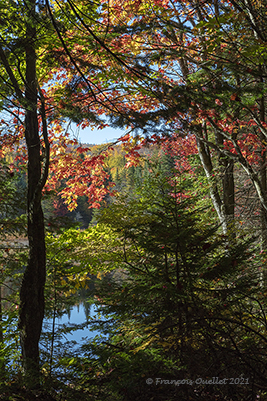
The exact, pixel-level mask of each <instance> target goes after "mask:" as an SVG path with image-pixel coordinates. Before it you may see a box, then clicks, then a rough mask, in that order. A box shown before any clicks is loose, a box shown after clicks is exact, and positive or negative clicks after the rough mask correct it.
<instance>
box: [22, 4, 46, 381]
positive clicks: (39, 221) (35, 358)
mask: <svg viewBox="0 0 267 401" xmlns="http://www.w3.org/2000/svg"><path fill="white" fill-rule="evenodd" d="M30 5H31V7H32V8H31V10H30V11H29V13H30V16H31V15H32V14H33V13H34V10H35V2H34V1H32V0H31V2H30ZM26 35H27V48H26V83H25V84H26V88H25V100H26V115H25V138H26V143H27V150H28V177H27V179H28V194H27V196H28V203H27V213H28V239H29V258H28V264H27V267H26V270H25V273H24V276H23V280H22V285H21V290H20V312H19V329H20V341H21V348H22V358H23V359H22V360H23V368H24V373H25V378H26V383H27V385H28V386H29V387H36V386H38V383H39V346H38V344H39V339H40V334H41V330H42V323H43V317H44V285H45V277H46V250H45V234H44V217H43V211H42V206H41V194H42V169H41V158H40V137H39V128H38V116H37V88H38V85H37V78H36V54H35V49H34V42H35V37H36V31H35V28H34V26H33V25H32V24H31V21H30V20H29V25H28V27H27V31H26Z"/></svg>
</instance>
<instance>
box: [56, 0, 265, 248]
mask: <svg viewBox="0 0 267 401" xmlns="http://www.w3.org/2000/svg"><path fill="white" fill-rule="evenodd" d="M70 8H71V10H72V12H73V15H72V18H73V20H76V21H80V23H81V25H82V27H81V31H80V33H79V34H78V36H79V38H80V41H81V43H82V40H84V38H85V36H86V35H88V33H89V34H90V35H91V37H93V38H94V40H95V41H96V43H97V46H98V48H99V51H100V53H101V57H102V64H100V65H99V68H98V70H95V71H94V75H93V80H92V81H90V85H91V86H94V87H96V88H97V93H98V95H97V96H98V97H99V98H100V100H101V99H102V100H103V99H105V104H103V103H101V102H99V103H98V106H95V104H96V99H94V96H93V94H92V92H91V91H90V90H89V89H90V85H89V86H88V83H87V92H85V91H84V88H85V86H86V85H85V83H84V82H85V79H83V82H82V80H81V78H80V76H81V75H79V74H77V73H76V72H74V74H73V75H72V76H70V77H68V80H67V81H66V83H67V84H68V86H69V87H73V86H74V85H76V88H77V90H76V97H75V101H74V103H72V104H70V103H67V102H66V101H65V100H64V107H66V109H67V110H69V112H71V111H72V113H73V115H75V113H76V115H79V116H84V118H85V121H84V124H86V123H89V122H90V116H88V114H86V111H87V110H88V108H90V105H91V106H92V109H94V110H95V111H96V112H97V113H99V114H105V113H106V114H107V113H108V114H109V116H111V123H113V124H114V125H117V126H120V127H122V126H128V127H130V128H131V129H134V130H137V131H138V130H139V132H142V133H144V134H145V135H148V134H149V135H151V134H152V133H153V132H154V133H155V134H156V137H158V136H159V135H160V134H161V135H163V136H164V135H166V134H169V135H170V136H172V135H173V133H174V132H176V133H179V135H180V136H183V137H184V136H190V135H194V136H195V138H196V141H197V146H198V152H199V156H200V160H201V164H202V166H203V169H204V171H205V174H206V176H207V179H208V180H209V182H210V195H211V198H212V202H213V205H214V208H215V210H216V212H217V215H218V218H219V220H220V222H221V224H222V227H223V230H224V232H225V233H228V235H229V238H230V239H232V240H234V236H235V234H234V233H235V227H234V226H235V222H234V220H235V186H236V179H235V178H236V177H235V173H234V172H235V170H234V166H235V165H237V164H239V165H240V166H241V167H242V168H243V169H244V171H245V172H246V174H247V175H248V177H249V179H250V180H251V182H252V183H253V185H254V187H255V191H256V194H257V196H258V198H259V200H260V202H261V205H262V237H263V239H264V236H265V232H266V230H265V228H264V227H265V225H266V224H265V223H264V221H265V217H264V216H265V212H264V210H266V193H265V192H266V190H265V186H266V183H265V182H266V179H265V167H264V166H265V161H264V160H265V159H264V158H265V144H264V142H263V140H264V139H263V138H265V137H266V126H265V111H264V110H265V99H264V91H265V89H264V88H265V83H264V76H265V75H264V74H265V73H264V71H265V59H266V54H265V44H264V43H265V42H264V41H265V39H264V34H263V33H262V31H261V29H262V28H257V27H256V28H255V26H256V25H255V21H256V20H257V21H261V22H260V26H261V27H262V26H263V25H262V24H263V21H264V18H265V16H264V13H262V9H261V8H260V7H259V8H257V7H256V6H255V4H254V3H253V2H248V3H246V4H245V3H243V2H234V1H233V2H230V3H229V2H217V1H214V2H212V3H206V4H202V3H200V2H197V3H195V2H187V3H186V5H185V4H184V3H183V2H180V1H176V2H168V1H157V2H155V1H151V2H146V4H139V3H137V2H134V3H132V2H129V1H127V0H125V1H124V2H121V1H120V2H116V1H115V2H113V3H112V5H111V7H108V8H106V7H104V5H103V6H102V8H101V9H100V12H101V13H102V14H101V17H102V19H101V23H102V25H101V28H100V35H99V36H98V37H96V34H95V32H96V27H98V25H97V24H96V25H93V26H89V23H88V19H86V17H84V18H83V15H84V13H83V12H82V8H79V7H77V5H75V4H73V3H72V4H70ZM242 11H244V13H242ZM122 15H123V16H124V17H123V18H122ZM237 17H238V18H237ZM253 21H254V22H253ZM105 24H106V26H105ZM259 40H260V41H261V43H260V42H259ZM66 45H68V41H66ZM102 45H103V46H102ZM69 46H70V45H69ZM76 60H77V62H78V61H79V62H80V63H81V65H82V68H83V70H82V71H83V73H84V74H85V77H87V76H88V75H87V72H86V71H87V70H86V68H91V67H90V64H88V62H87V61H86V58H85V56H84V49H83V48H82V49H80V52H79V55H78V56H77V58H76ZM91 60H96V55H95V53H94V52H93V51H92V52H91V57H90V61H91ZM103 68H106V69H105V74H103ZM106 71H108V72H109V73H108V74H106ZM98 82H101V84H100V85H99V84H98ZM78 88H79V89H78ZM52 93H56V90H55V91H53V92H52ZM59 94H60V95H61V94H62V90H61V91H60V92H59ZM62 104H63V103H62ZM106 106H107V109H106ZM106 110H108V111H106ZM99 124H100V125H101V123H100V122H99ZM143 142H145V141H143ZM130 151H131V152H133V154H134V149H131V150H130ZM259 154H261V156H260V157H259ZM263 246H264V245H263Z"/></svg>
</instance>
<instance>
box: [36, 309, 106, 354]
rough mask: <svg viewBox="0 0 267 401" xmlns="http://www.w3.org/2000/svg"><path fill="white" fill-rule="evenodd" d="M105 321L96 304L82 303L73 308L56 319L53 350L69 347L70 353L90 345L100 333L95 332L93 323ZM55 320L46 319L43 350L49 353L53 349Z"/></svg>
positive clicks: (42, 339)
mask: <svg viewBox="0 0 267 401" xmlns="http://www.w3.org/2000/svg"><path fill="white" fill-rule="evenodd" d="M98 319H103V317H102V316H101V315H100V314H99V312H98V311H97V307H96V305H94V304H91V305H88V304H84V303H80V304H79V305H74V306H72V307H71V308H70V309H69V310H68V312H66V313H64V314H63V315H62V316H61V317H59V318H58V317H57V318H56V319H55V328H54V331H55V336H54V341H53V348H54V350H55V351H56V349H58V350H59V349H62V346H63V347H64V345H65V346H67V349H68V350H69V351H75V350H77V349H78V348H79V347H80V346H81V345H83V344H85V343H86V344H88V342H90V340H92V339H93V338H94V337H95V336H96V335H99V334H100V332H99V331H97V330H94V329H93V328H92V325H91V324H90V323H91V322H92V321H97V320H98ZM52 331H53V319H52V318H51V319H45V320H44V322H43V332H42V338H41V342H40V345H41V348H42V349H43V350H46V351H48V352H49V350H51V347H52Z"/></svg>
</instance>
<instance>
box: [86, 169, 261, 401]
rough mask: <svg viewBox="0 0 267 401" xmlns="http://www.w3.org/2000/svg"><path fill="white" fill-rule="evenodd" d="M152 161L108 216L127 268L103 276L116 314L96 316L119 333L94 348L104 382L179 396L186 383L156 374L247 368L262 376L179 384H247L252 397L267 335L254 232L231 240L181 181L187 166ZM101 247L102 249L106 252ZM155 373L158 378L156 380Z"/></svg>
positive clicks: (99, 292)
mask: <svg viewBox="0 0 267 401" xmlns="http://www.w3.org/2000/svg"><path fill="white" fill-rule="evenodd" d="M150 167H151V169H152V170H153V171H152V172H151V174H150V176H149V177H145V178H144V180H143V181H142V182H141V183H140V182H139V187H137V189H136V191H134V194H131V196H125V195H123V196H119V197H118V198H117V201H116V202H115V203H113V204H112V205H111V206H110V207H109V208H108V209H104V210H103V211H102V216H101V217H100V221H101V223H102V224H103V223H104V224H107V225H108V226H109V227H110V229H111V230H112V231H113V232H114V234H115V235H114V237H116V234H117V238H120V242H121V245H118V247H117V255H118V257H117V266H120V268H123V269H124V271H123V273H124V274H123V275H122V277H121V279H118V278H116V279H114V280H110V279H107V280H102V284H101V283H99V285H98V286H97V289H96V296H97V299H98V304H99V306H100V308H99V310H100V312H101V314H102V315H104V316H106V321H103V319H102V320H101V322H100V324H99V325H97V322H96V326H97V327H98V328H100V329H101V330H102V332H103V334H105V333H109V338H108V339H107V340H105V341H104V343H102V344H101V340H100V341H98V342H97V344H95V345H94V344H92V346H91V347H92V348H90V345H89V346H88V347H87V348H88V351H89V350H91V352H92V353H93V354H97V356H98V358H99V360H98V361H96V363H97V365H98V371H100V372H102V380H103V382H105V384H106V383H107V384H106V385H107V386H108V388H109V389H112V390H113V391H115V394H118V396H119V394H120V393H121V392H123V394H126V395H125V396H126V397H127V399H136V398H137V397H138V399H140V400H146V399H147V398H148V397H152V395H153V391H154V392H155V393H156V394H157V397H158V398H159V397H163V398H166V394H168V396H167V397H168V399H170V400H172V399H177V391H178V390H177V389H176V391H175V390H174V388H172V386H169V388H167V386H164V385H162V386H159V383H155V381H156V377H158V378H159V377H160V378H161V379H162V380H165V379H166V380H169V381H171V380H175V379H176V380H177V378H179V379H181V380H185V382H186V381H187V380H192V378H193V377H194V378H196V377H204V376H205V377H206V376H208V377H209V378H212V377H220V376H221V375H225V377H232V376H233V375H236V376H235V377H239V376H240V375H242V374H244V375H245V376H246V377H254V378H255V382H254V383H253V384H252V383H249V386H247V387H246V388H244V386H243V388H241V386H240V387H238V390H236V389H235V388H234V387H233V386H231V385H230V383H225V384H226V385H225V386H223V388H222V386H216V385H214V386H213V389H210V388H209V390H208V388H207V387H205V383H203V384H202V385H200V386H194V387H193V388H192V387H190V386H187V387H186V388H184V387H183V388H181V387H179V396H181V393H182V394H183V396H184V397H186V396H187V397H190V396H191V397H193V396H196V394H197V395H198V396H199V397H203V398H200V399H209V398H208V397H209V395H208V392H209V393H210V392H212V393H213V395H214V396H215V395H216V396H218V395H220V396H221V397H227V396H228V397H230V396H231V397H233V396H234V395H235V391H238V392H239V395H240V392H242V394H243V395H242V396H243V397H246V396H248V395H249V394H251V389H252V388H253V386H254V385H255V384H257V386H260V385H261V384H260V383H262V384H263V382H264V364H265V362H264V356H263V355H262V349H263V348H264V347H265V342H266V340H265V337H264V335H263V333H264V331H265V328H266V326H265V324H266V323H265V320H264V310H265V302H264V301H263V299H262V297H261V295H260V294H259V288H260V287H259V284H258V282H259V278H258V272H257V266H258V261H257V260H255V259H254V256H255V255H254V251H255V250H254V249H253V248H252V247H250V246H249V243H250V244H251V242H250V241H251V240H249V241H242V240H241V239H238V240H237V242H236V244H235V246H233V245H232V246H231V247H229V248H228V249H225V248H226V245H227V242H228V241H227V238H226V237H225V236H222V235H219V234H218V233H217V227H216V226H214V225H211V224H210V225H208V224H203V221H205V218H203V216H202V215H203V213H205V211H204V210H203V209H202V210H200V209H198V208H196V204H195V199H194V198H192V197H189V196H188V195H189V191H188V190H190V188H191V186H192V182H190V179H189V178H188V177H187V180H185V181H183V180H181V182H182V184H178V182H179V180H178V179H177V178H180V177H179V176H178V177H174V176H173V175H170V174H169V172H168V174H167V176H166V175H164V173H160V172H159V171H158V170H157V169H154V168H153V167H154V166H153V167H152V166H150ZM109 249H112V245H110V247H108V248H107V250H106V252H107V253H108V252H109ZM113 249H114V250H115V251H116V248H114V246H113ZM98 255H99V257H100V259H101V257H102V252H98ZM249 257H250V259H249V260H246V259H247V258H249ZM113 260H114V261H115V258H113ZM113 263H114V262H113ZM253 311H254V312H255V320H253V317H252V313H253ZM256 311H258V312H256ZM257 313H258V314H257ZM256 315H257V316H256ZM110 333H111V334H110ZM85 349H86V347H85ZM262 356H263V358H262ZM93 374H95V371H94V372H93ZM100 377H101V375H100ZM148 377H149V378H152V379H153V380H154V383H155V384H154V386H153V385H151V386H147V384H146V382H145V380H146V378H148ZM83 380H85V379H84V378H83ZM88 380H89V381H90V380H92V379H91V378H88ZM99 380H100V379H99ZM85 381H86V380H85ZM116 392H117V393H116ZM254 396H255V394H254Z"/></svg>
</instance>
